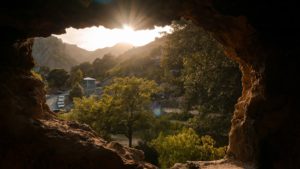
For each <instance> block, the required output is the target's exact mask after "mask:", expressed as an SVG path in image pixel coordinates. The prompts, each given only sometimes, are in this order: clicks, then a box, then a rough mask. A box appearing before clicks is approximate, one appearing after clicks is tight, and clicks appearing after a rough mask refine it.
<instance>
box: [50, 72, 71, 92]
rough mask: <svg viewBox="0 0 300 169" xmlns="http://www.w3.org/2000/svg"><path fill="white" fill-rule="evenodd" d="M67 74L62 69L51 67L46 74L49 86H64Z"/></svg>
mask: <svg viewBox="0 0 300 169" xmlns="http://www.w3.org/2000/svg"><path fill="white" fill-rule="evenodd" d="M68 78H69V74H68V72H67V71H66V70H64V69H53V70H51V71H50V72H49V74H48V76H47V82H48V85H49V87H50V88H62V87H65V85H66V82H67V79H68Z"/></svg>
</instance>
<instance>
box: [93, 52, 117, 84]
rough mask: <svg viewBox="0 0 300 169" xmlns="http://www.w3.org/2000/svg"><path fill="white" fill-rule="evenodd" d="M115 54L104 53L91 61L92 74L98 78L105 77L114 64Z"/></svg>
mask: <svg viewBox="0 0 300 169" xmlns="http://www.w3.org/2000/svg"><path fill="white" fill-rule="evenodd" d="M115 58H116V57H115V56H113V55H111V54H105V55H104V56H103V58H102V59H100V58H97V59H95V60H94V62H93V64H92V65H93V70H94V76H95V77H97V78H99V79H105V78H106V76H107V71H108V70H109V69H111V68H112V67H113V66H114V65H116V60H115Z"/></svg>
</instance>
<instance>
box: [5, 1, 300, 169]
mask: <svg viewBox="0 0 300 169" xmlns="http://www.w3.org/2000/svg"><path fill="white" fill-rule="evenodd" d="M296 7H297V5H296V4H295V2H292V1H289V0H288V1H284V2H277V1H272V2H267V1H264V2H261V1H258V0H253V1H250V0H245V1H239V0H201V1H200V0H198V1H197V0H177V1H174V0H173V1H172V0H164V1H160V2H153V1H151V0H143V1H142V0H105V1H103V0H68V1H60V0H44V1H41V0H32V1H21V0H16V1H13V2H12V1H8V4H7V5H3V6H1V11H0V13H1V15H0V17H1V23H0V30H1V31H2V32H5V33H4V35H3V36H2V40H1V47H0V49H1V52H2V54H1V59H2V61H1V63H0V66H1V68H0V77H1V79H2V83H1V87H2V88H3V89H5V90H1V96H4V97H1V102H0V103H1V104H0V106H1V107H0V111H1V112H0V117H1V123H0V131H1V132H2V133H4V134H3V135H2V136H1V137H0V139H1V140H0V141H1V143H3V144H1V145H2V147H1V149H0V153H1V154H2V157H3V156H4V155H3V154H7V152H8V148H6V149H5V150H4V148H3V147H4V146H3V145H7V146H6V147H9V146H12V145H15V146H17V145H21V144H24V142H22V141H16V140H20V139H22V138H23V137H26V138H28V137H29V138H37V137H38V136H39V137H41V136H42V137H43V138H47V136H45V135H43V134H40V135H36V134H32V135H31V134H29V133H35V132H38V131H40V128H42V127H41V126H43V125H45V124H44V123H42V122H40V121H39V119H45V118H47V119H48V121H51V120H53V119H55V118H54V117H52V116H51V112H49V109H48V108H47V106H46V105H45V98H44V94H45V93H44V91H43V89H42V88H43V85H42V84H41V83H40V82H38V81H37V80H36V79H34V78H33V77H32V75H31V73H30V69H31V68H32V67H33V60H32V57H31V55H30V48H31V46H32V42H31V40H30V39H28V38H32V37H36V36H49V35H51V34H52V33H56V34H58V33H63V32H64V29H65V28H66V27H69V26H73V27H75V28H82V27H88V26H93V25H100V24H101V25H104V26H106V27H115V26H121V25H122V21H124V20H125V22H128V23H132V24H135V25H137V26H138V28H146V27H152V26H153V25H154V24H155V25H163V24H169V23H170V22H171V20H173V19H178V18H179V17H180V16H184V17H186V18H189V19H192V20H193V21H195V23H196V24H198V25H199V26H202V27H203V28H204V29H206V30H208V31H210V32H212V33H213V35H214V36H215V37H216V39H217V40H218V41H220V42H221V43H222V44H223V45H224V46H225V49H226V50H225V52H226V54H227V55H228V57H230V58H232V59H233V60H235V61H236V62H238V63H239V64H240V68H241V71H242V73H243V77H242V84H243V92H242V96H241V97H240V98H239V100H238V102H237V104H236V106H235V111H234V115H233V119H232V127H231V131H230V136H229V146H228V153H227V156H228V158H233V159H236V160H240V161H243V162H245V163H249V164H252V165H255V166H256V167H258V168H276V169H281V168H300V167H299V164H298V161H299V160H300V157H299V150H300V147H299V143H300V136H299V135H300V126H299V125H300V115H299V108H298V105H299V98H298V97H297V96H298V94H299V90H297V88H298V86H299V82H298V81H299V80H300V79H299V77H300V76H299V75H297V72H298V65H299V61H298V59H297V58H298V53H299V48H298V46H297V45H298V44H299V31H298V30H299V27H297V26H296V24H297V9H296ZM128 11H129V12H128ZM137 20H138V21H139V22H137ZM37 121H39V122H37ZM36 123H37V124H39V125H36ZM40 123H41V124H40ZM59 124H60V123H59ZM65 125H67V124H65ZM46 126H47V125H46ZM57 128H60V127H59V125H58V126H57ZM70 130H71V129H70ZM33 131H35V132H33ZM51 131H52V130H51ZM50 133H52V132H50ZM62 135H63V134H62ZM65 137H66V138H67V137H68V136H67V134H65ZM12 140H15V141H16V142H15V143H14V144H10V143H11V142H12ZM71 140H72V138H71ZM4 143H5V144H4ZM36 143H39V141H36ZM37 145H39V144H37ZM81 146H82V145H81ZM17 147H18V146H17ZM37 147H38V146H37ZM53 147H55V145H53ZM53 147H52V148H53ZM79 147H80V145H79ZM14 148H15V147H14ZM32 148H34V146H33V147H32ZM12 150H15V151H16V152H17V150H16V149H13V148H12ZM46 151H47V149H45V150H44V151H42V152H46ZM95 151H96V150H95ZM9 152H10V153H13V151H9ZM36 153H37V154H38V153H41V152H36ZM73 154H74V153H73ZM91 156H93V155H91ZM19 158H20V159H22V158H23V157H22V156H20V157H19ZM2 159H6V161H7V158H2ZM14 160H16V159H14ZM70 160H72V159H70ZM73 160H74V159H73ZM1 162H3V161H1ZM116 164H117V163H116ZM121 164H122V162H120V165H121ZM62 168H63V167H62Z"/></svg>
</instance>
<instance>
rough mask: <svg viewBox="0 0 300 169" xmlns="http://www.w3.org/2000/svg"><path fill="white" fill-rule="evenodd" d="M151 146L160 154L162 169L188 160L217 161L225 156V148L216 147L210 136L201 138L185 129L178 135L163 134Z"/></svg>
mask: <svg viewBox="0 0 300 169" xmlns="http://www.w3.org/2000/svg"><path fill="white" fill-rule="evenodd" d="M151 145H152V146H153V147H154V148H155V149H156V150H157V152H158V153H159V162H160V164H161V167H162V168H167V167H171V166H172V165H174V164H175V163H178V162H181V163H183V162H186V161H187V160H216V159H220V158H222V157H224V155H225V147H220V148H216V147H214V145H215V141H214V140H213V139H212V138H211V137H210V136H202V137H199V136H198V135H197V134H196V132H195V131H194V130H193V129H191V128H188V129H187V128H185V129H183V130H182V131H181V132H179V133H178V134H176V135H168V136H165V135H164V134H162V133H161V134H160V135H159V136H158V138H156V139H155V140H153V141H152V142H151Z"/></svg>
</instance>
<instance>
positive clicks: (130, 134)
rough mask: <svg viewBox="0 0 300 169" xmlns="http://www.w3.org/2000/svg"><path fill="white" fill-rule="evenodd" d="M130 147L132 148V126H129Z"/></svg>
mask: <svg viewBox="0 0 300 169" xmlns="http://www.w3.org/2000/svg"><path fill="white" fill-rule="evenodd" d="M127 127H128V133H127V134H128V146H129V147H132V126H131V125H128V126H127Z"/></svg>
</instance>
